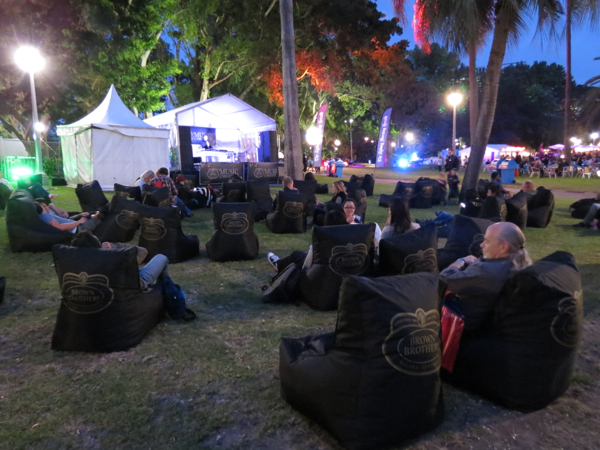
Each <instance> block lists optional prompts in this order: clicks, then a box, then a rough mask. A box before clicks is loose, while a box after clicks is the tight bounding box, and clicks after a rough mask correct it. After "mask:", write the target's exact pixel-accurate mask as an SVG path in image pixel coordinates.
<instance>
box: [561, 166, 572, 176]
mask: <svg viewBox="0 0 600 450" xmlns="http://www.w3.org/2000/svg"><path fill="white" fill-rule="evenodd" d="M572 176H573V167H571V166H567V167H563V171H562V177H563V178H565V177H572Z"/></svg>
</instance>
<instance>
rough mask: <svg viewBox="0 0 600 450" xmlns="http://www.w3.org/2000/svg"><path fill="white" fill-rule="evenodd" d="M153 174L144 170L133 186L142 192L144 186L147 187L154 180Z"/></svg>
mask: <svg viewBox="0 0 600 450" xmlns="http://www.w3.org/2000/svg"><path fill="white" fill-rule="evenodd" d="M154 176H155V175H154V172H153V171H152V170H146V171H145V172H144V173H143V174H141V175H140V177H139V178H138V179H137V180H136V181H135V184H134V186H139V188H140V189H141V190H142V192H143V191H144V185H145V184H147V185H149V184H150V182H151V181H152V180H153V179H154Z"/></svg>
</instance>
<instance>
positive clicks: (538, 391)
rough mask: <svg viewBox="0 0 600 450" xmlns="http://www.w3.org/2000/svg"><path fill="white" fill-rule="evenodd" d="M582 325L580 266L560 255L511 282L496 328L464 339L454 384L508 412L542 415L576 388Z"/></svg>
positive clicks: (497, 311) (518, 274)
mask: <svg viewBox="0 0 600 450" xmlns="http://www.w3.org/2000/svg"><path fill="white" fill-rule="evenodd" d="M582 321H583V302H582V291H581V276H580V274H579V272H578V270H577V267H576V265H575V259H574V258H573V256H572V255H571V254H570V253H566V252H555V253H553V254H552V255H549V256H547V257H546V258H543V259H541V260H540V261H537V262H535V263H534V264H533V265H532V266H530V267H527V268H526V269H523V270H520V271H518V272H516V273H515V274H514V275H513V276H512V277H511V278H510V279H509V281H508V282H507V285H506V287H505V289H504V291H503V294H502V296H501V298H500V301H499V303H498V305H497V306H496V308H495V311H494V319H493V324H492V325H491V326H490V327H488V328H486V329H485V330H484V331H483V332H482V333H480V334H477V335H471V336H463V338H462V339H461V342H460V346H459V349H458V355H457V358H456V363H455V365H454V371H453V372H452V374H451V376H450V380H451V381H452V382H453V383H456V384H458V385H460V386H464V387H466V388H468V389H470V390H473V391H475V392H477V393H479V394H480V395H482V396H484V397H486V398H489V399H491V400H493V401H495V402H497V403H499V404H501V405H503V406H505V407H507V408H515V409H519V410H526V411H527V410H535V409H540V408H543V407H545V406H546V405H548V404H549V403H551V402H552V401H554V400H555V399H556V398H558V397H559V396H560V395H561V394H562V393H563V392H565V391H566V390H567V388H568V387H569V383H570V381H571V377H572V375H573V372H574V369H575V361H576V357H577V348H578V345H579V341H580V337H581V331H582Z"/></svg>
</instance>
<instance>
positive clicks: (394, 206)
mask: <svg viewBox="0 0 600 450" xmlns="http://www.w3.org/2000/svg"><path fill="white" fill-rule="evenodd" d="M443 176H444V175H443V174H442V177H443ZM419 228H421V225H419V224H418V223H414V222H412V221H411V220H410V211H409V207H408V201H407V200H405V199H403V198H395V199H394V200H393V201H392V202H391V203H390V208H389V210H388V218H387V221H386V222H385V227H383V230H381V239H386V238H389V237H392V236H393V235H395V234H404V233H406V232H408V231H413V230H418V229H419Z"/></svg>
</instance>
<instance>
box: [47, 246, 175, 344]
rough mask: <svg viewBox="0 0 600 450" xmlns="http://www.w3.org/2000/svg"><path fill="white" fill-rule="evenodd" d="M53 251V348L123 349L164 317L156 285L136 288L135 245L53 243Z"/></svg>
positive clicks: (138, 282) (138, 340)
mask: <svg viewBox="0 0 600 450" xmlns="http://www.w3.org/2000/svg"><path fill="white" fill-rule="evenodd" d="M52 256H53V257H54V265H55V269H56V274H57V275H58V283H59V285H60V290H61V303H60V308H59V310H58V316H57V319H56V326H55V328H54V333H53V335H52V348H53V349H54V350H68V351H83V352H117V351H125V350H127V349H129V348H131V347H134V346H136V345H137V344H139V343H140V342H141V341H142V339H143V338H144V336H146V334H148V332H149V331H150V330H151V329H152V328H153V327H154V326H155V325H156V324H157V323H158V322H159V320H160V319H161V318H162V317H163V315H164V308H163V299H162V292H161V286H160V284H157V285H156V286H155V287H154V288H153V289H151V290H150V292H148V293H142V292H141V291H140V280H139V269H138V265H137V249H136V248H134V247H131V248H128V249H116V250H104V249H97V248H77V247H67V246H64V245H57V246H55V247H54V248H53V249H52Z"/></svg>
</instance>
